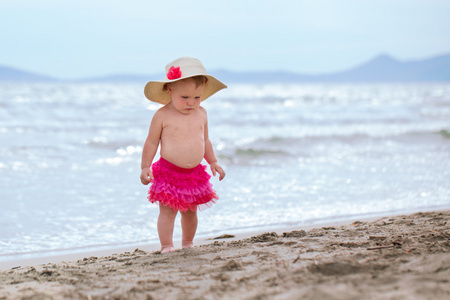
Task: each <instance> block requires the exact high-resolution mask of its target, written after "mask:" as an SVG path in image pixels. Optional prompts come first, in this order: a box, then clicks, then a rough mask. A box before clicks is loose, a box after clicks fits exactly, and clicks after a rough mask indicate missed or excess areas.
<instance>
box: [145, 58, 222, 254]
mask: <svg viewBox="0 0 450 300" xmlns="http://www.w3.org/2000/svg"><path fill="white" fill-rule="evenodd" d="M166 76H167V80H164V81H150V82H148V83H147V84H146V86H145V89H144V93H145V96H146V97H147V98H148V99H149V100H150V101H153V102H157V103H160V104H163V105H164V106H163V107H161V108H160V109H158V110H157V111H156V113H155V114H154V116H153V119H152V121H151V124H150V130H149V133H148V136H147V139H146V141H145V144H144V148H143V150H142V162H141V169H142V171H141V182H142V183H143V184H145V185H147V184H149V183H150V182H151V183H152V184H151V186H150V189H149V193H148V194H149V195H148V199H149V201H150V202H152V203H157V204H159V217H158V224H157V225H158V235H159V240H160V242H161V253H166V252H171V251H174V246H173V241H172V235H173V228H174V221H175V217H176V215H177V213H178V211H180V213H181V229H182V248H190V247H193V240H194V236H195V232H196V230H197V208H199V209H202V208H207V207H210V206H211V205H212V204H213V203H215V201H216V200H217V199H218V196H217V195H216V193H215V191H214V190H213V189H212V185H211V183H210V182H209V179H210V177H211V176H209V174H208V173H207V172H206V171H205V169H206V166H204V165H202V164H200V163H201V161H202V159H203V158H204V159H205V160H206V161H207V162H208V164H209V166H210V168H211V172H212V174H213V175H214V176H216V173H218V174H219V180H222V179H223V178H224V177H225V172H224V170H223V169H222V168H221V167H220V165H219V164H218V162H217V158H216V156H215V154H214V150H213V147H212V144H211V141H210V140H209V137H208V119H207V115H206V110H205V109H204V108H203V107H201V106H200V102H201V101H203V100H206V99H207V98H208V97H210V96H211V95H213V94H214V93H216V92H218V91H219V90H221V89H223V88H226V87H227V86H226V85H225V84H223V83H222V82H220V81H219V80H217V79H216V78H214V77H213V76H211V75H208V74H207V72H206V70H205V68H204V67H203V65H202V63H201V62H200V61H199V60H198V59H195V58H191V57H182V58H179V59H177V60H175V61H173V62H171V63H169V64H168V65H167V66H166ZM160 144H161V150H160V156H161V158H160V159H159V160H158V161H157V162H155V163H153V164H152V161H153V158H154V157H155V154H156V152H157V149H158V146H159V145H160Z"/></svg>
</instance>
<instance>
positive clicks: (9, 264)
mask: <svg viewBox="0 0 450 300" xmlns="http://www.w3.org/2000/svg"><path fill="white" fill-rule="evenodd" d="M380 215H381V214H380ZM380 215H377V216H371V217H363V218H348V219H347V218H340V219H339V221H334V222H333V221H328V222H317V223H313V224H307V225H299V226H282V227H277V228H274V229H267V227H263V228H266V229H259V230H258V229H254V230H249V231H243V232H239V233H233V232H232V230H230V232H229V233H224V234H222V235H231V236H233V237H227V238H218V236H212V237H199V238H196V239H195V240H194V242H195V246H196V247H197V246H202V245H207V244H210V243H214V242H215V241H226V242H233V241H239V240H243V239H247V238H251V237H253V236H257V235H260V234H263V233H265V232H268V231H270V232H275V233H277V234H282V233H283V232H290V231H295V230H311V229H315V228H321V227H328V226H342V225H346V224H349V223H351V222H353V221H364V222H370V221H373V220H375V219H377V218H379V217H380ZM395 215H396V214H393V216H395ZM219 236H221V235H219ZM180 243H181V241H180V240H174V244H175V246H176V248H177V245H178V244H180ZM89 248H101V249H98V250H80V251H72V250H71V249H63V250H54V251H49V252H48V253H55V254H49V255H42V256H36V257H29V258H18V259H12V260H7V261H0V271H4V270H8V269H12V268H19V267H29V266H36V265H43V264H50V263H60V262H64V261H76V260H80V259H83V258H85V257H91V256H95V257H103V256H110V255H113V254H120V253H125V252H133V251H135V250H136V249H139V250H143V251H146V252H154V251H159V250H160V244H159V241H155V242H153V243H130V245H128V246H125V245H123V246H118V247H108V246H98V247H89ZM177 249H178V248H177ZM58 252H61V253H64V252H69V253H65V254H56V253H58ZM27 254H28V253H25V254H23V256H26V255H27ZM11 256H16V255H11ZM17 256H19V257H20V256H22V255H21V254H17Z"/></svg>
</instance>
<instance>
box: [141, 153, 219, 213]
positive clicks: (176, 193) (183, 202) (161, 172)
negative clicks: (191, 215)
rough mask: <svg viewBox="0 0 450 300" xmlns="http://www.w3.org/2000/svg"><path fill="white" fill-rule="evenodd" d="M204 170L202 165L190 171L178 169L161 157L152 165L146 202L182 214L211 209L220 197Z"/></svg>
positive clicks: (204, 167)
mask: <svg viewBox="0 0 450 300" xmlns="http://www.w3.org/2000/svg"><path fill="white" fill-rule="evenodd" d="M205 169H206V166H204V165H202V164H200V165H198V166H197V167H195V168H192V169H184V168H180V167H178V166H176V165H174V164H172V163H171V162H169V161H167V160H165V159H164V158H162V157H161V158H160V159H159V160H158V161H157V162H155V163H154V164H153V165H152V173H153V180H152V183H151V185H150V189H149V191H148V200H149V201H150V202H152V203H157V204H159V205H164V206H170V207H171V208H172V209H173V210H181V211H188V210H191V211H197V208H198V209H199V210H203V209H205V208H208V207H211V206H212V205H213V204H214V203H216V200H218V199H219V197H218V196H217V194H216V192H215V191H214V190H213V188H212V184H211V183H210V182H209V179H210V178H211V176H210V175H209V174H208V173H207V172H206V170H205Z"/></svg>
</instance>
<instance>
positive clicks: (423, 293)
mask: <svg viewBox="0 0 450 300" xmlns="http://www.w3.org/2000/svg"><path fill="white" fill-rule="evenodd" d="M449 216H450V211H443V212H426V213H415V214H412V215H407V216H396V217H386V218H382V219H379V220H376V221H373V222H360V221H355V222H353V223H352V224H348V225H345V226H344V225H343V226H335V227H322V228H316V229H311V230H309V231H304V230H297V231H291V232H286V233H280V234H276V233H264V234H260V235H257V236H253V237H251V238H247V239H242V240H236V241H226V240H219V241H214V242H211V243H210V244H207V245H201V246H197V247H195V248H193V249H188V250H180V251H177V252H173V253H168V254H160V253H159V252H158V251H156V252H145V251H143V250H138V249H136V250H135V251H134V252H125V253H122V254H114V255H110V256H104V257H87V258H84V259H82V260H78V261H71V262H60V263H56V264H54V263H51V264H46V265H36V266H34V267H18V268H15V269H10V270H5V271H1V272H0V282H1V283H0V299H36V300H38V299H39V300H44V299H346V300H349V299H450V223H449Z"/></svg>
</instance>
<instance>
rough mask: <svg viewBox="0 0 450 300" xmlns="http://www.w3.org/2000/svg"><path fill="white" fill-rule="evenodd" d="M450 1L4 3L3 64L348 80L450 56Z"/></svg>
mask: <svg viewBox="0 0 450 300" xmlns="http://www.w3.org/2000/svg"><path fill="white" fill-rule="evenodd" d="M449 16H450V1H448V0H364V1H361V0H341V1H337V0H309V1H303V0H281V1H266V0H227V1H223V0H222V1H216V0H206V1H204V0H199V1H185V0H178V1H150V0H127V1H111V0H76V1H72V0H65V1H62V0H39V1H36V0H14V1H1V2H0V65H3V66H9V67H14V68H18V69H22V70H26V71H31V72H37V73H40V74H43V75H47V76H52V77H56V78H60V79H78V78H86V77H96V76H104V75H111V74H141V75H145V74H155V73H161V72H163V71H164V66H165V65H166V64H167V63H169V62H170V61H172V60H174V59H176V58H178V57H181V56H193V57H196V58H199V59H200V60H201V61H202V62H203V64H204V65H205V67H206V68H207V70H217V69H226V70H230V71H290V72H297V73H309V74H321V73H330V72H335V71H342V70H346V69H349V68H351V67H355V66H357V65H359V64H362V63H364V62H366V61H368V60H370V59H372V58H373V57H375V56H377V55H380V54H389V55H391V56H393V57H394V58H396V59H399V60H416V59H425V58H430V57H433V56H437V55H443V54H450V18H449Z"/></svg>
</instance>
